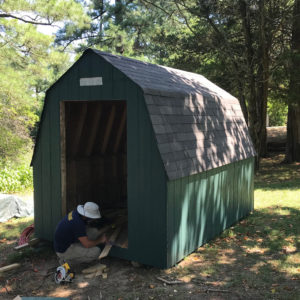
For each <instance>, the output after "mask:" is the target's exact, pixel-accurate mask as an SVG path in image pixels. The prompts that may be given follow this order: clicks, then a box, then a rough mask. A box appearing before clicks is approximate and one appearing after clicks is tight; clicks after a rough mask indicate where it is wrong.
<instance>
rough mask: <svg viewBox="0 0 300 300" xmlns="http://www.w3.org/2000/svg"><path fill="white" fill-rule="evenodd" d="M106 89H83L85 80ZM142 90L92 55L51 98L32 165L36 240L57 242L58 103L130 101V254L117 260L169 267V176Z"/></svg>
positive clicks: (75, 67) (68, 75)
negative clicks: (81, 83)
mask: <svg viewBox="0 0 300 300" xmlns="http://www.w3.org/2000/svg"><path fill="white" fill-rule="evenodd" d="M99 76H101V77H102V78H103V85H102V86H93V87H80V86H79V79H80V78H84V77H99ZM143 97H144V95H143V92H142V90H141V89H140V88H139V87H138V86H137V85H136V84H134V83H133V82H132V81H131V80H130V79H128V78H127V77H126V76H124V74H123V73H121V72H120V71H119V70H117V69H116V68H114V67H113V66H112V65H110V64H109V63H107V62H106V61H105V60H103V59H102V58H101V57H99V56H98V55H96V54H94V53H91V52H90V53H88V54H86V55H83V56H82V58H81V59H80V60H79V61H78V62H77V63H75V64H74V65H73V67H72V68H71V69H69V71H68V72H67V73H66V74H65V75H64V76H63V77H61V78H60V79H59V80H58V81H57V82H56V83H55V84H54V85H53V86H52V87H51V88H50V90H49V91H48V92H47V96H46V101H45V106H44V111H43V115H42V122H41V126H40V132H39V139H38V141H37V145H36V149H35V155H34V159H33V172H34V189H35V191H34V198H35V199H34V201H35V227H36V234H37V236H39V237H41V238H45V239H47V240H52V239H53V234H54V231H55V227H56V225H57V223H58V222H59V220H60V219H61V218H62V195H61V191H62V190H61V153H60V102H61V101H76V100H79V101H89V100H90V101H101V100H126V102H127V143H128V145H127V153H128V157H127V165H128V220H129V222H128V239H129V240H128V250H124V249H114V251H113V252H112V254H113V255H116V256H118V257H124V258H127V259H131V260H136V261H139V262H141V263H145V264H150V265H153V266H157V267H165V266H166V195H167V192H166V174H165V171H164V168H163V164H162V161H161V157H160V154H159V152H158V148H157V144H156V141H155V136H154V133H153V129H152V125H151V122H150V117H149V114H148V112H147V109H146V104H145V101H144V98H143Z"/></svg>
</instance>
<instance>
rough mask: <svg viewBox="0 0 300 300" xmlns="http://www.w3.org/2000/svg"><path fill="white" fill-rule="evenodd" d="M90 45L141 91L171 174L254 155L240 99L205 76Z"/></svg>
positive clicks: (186, 173)
mask: <svg viewBox="0 0 300 300" xmlns="http://www.w3.org/2000/svg"><path fill="white" fill-rule="evenodd" d="M87 51H91V49H89V50H87ZM92 51H93V52H95V53H96V54H98V55H99V56H101V57H102V58H103V59H105V60H106V61H107V62H109V63H110V64H112V65H113V66H114V67H115V68H117V69H118V70H120V71H121V72H122V73H123V74H125V75H126V76H127V77H128V78H130V79H131V80H132V81H133V82H135V83H136V84H137V85H138V86H139V87H140V88H141V89H142V90H143V91H144V96H145V101H146V105H147V108H148V112H149V116H150V119H151V122H152V125H153V130H154V133H155V137H156V141H157V145H158V149H159V152H160V154H161V158H162V161H163V163H164V166H165V170H166V173H167V176H168V178H169V179H170V180H173V179H177V178H181V177H185V176H189V175H193V174H197V173H200V172H203V171H206V170H210V169H213V168H217V167H221V166H223V165H226V164H230V163H233V162H236V161H240V160H243V159H246V158H249V157H253V156H255V155H256V153H255V150H254V147H253V145H252V142H251V139H250V135H249V132H248V128H247V125H246V122H245V120H244V117H243V113H242V110H241V107H240V104H239V101H238V99H236V98H235V97H233V96H232V95H230V94H229V93H227V92H226V91H224V90H223V89H221V88H219V87H218V86H216V85H215V84H213V83H212V82H211V81H209V80H208V79H206V78H205V77H204V76H202V75H199V74H195V73H190V72H185V71H181V70H177V69H173V68H168V67H164V66H160V65H154V64H150V63H146V62H142V61H138V60H134V59H130V58H126V57H122V56H117V55H112V54H108V53H105V52H101V51H98V50H92Z"/></svg>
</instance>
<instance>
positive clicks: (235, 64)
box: [0, 0, 300, 157]
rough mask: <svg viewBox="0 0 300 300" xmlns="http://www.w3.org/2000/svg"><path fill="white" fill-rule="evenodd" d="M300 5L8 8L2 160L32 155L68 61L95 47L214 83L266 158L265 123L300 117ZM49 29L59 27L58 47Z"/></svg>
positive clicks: (244, 1)
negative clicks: (232, 101) (29, 149)
mask: <svg viewBox="0 0 300 300" xmlns="http://www.w3.org/2000/svg"><path fill="white" fill-rule="evenodd" d="M298 3H299V0H234V1H229V0H223V1H217V0H197V1H192V0H164V1H163V0H140V1H138V0H116V1H114V2H112V1H109V0H101V1H99V0H89V1H84V0H68V1H63V0H51V1H46V0H21V1H17V2H15V1H13V0H9V1H3V0H2V1H1V0H0V5H1V6H0V7H1V8H0V31H1V33H2V34H1V35H0V57H1V64H0V71H1V75H0V121H1V122H2V124H3V126H2V127H1V134H0V153H1V156H2V157H8V156H9V155H12V156H14V155H15V154H16V152H14V151H13V149H20V151H21V149H23V150H24V149H25V148H26V147H25V145H27V146H28V145H30V143H29V142H28V141H30V139H31V138H32V137H34V128H35V125H34V124H35V123H36V121H37V120H38V115H39V109H40V105H41V99H42V97H43V93H44V92H45V90H46V89H47V87H48V86H49V85H50V82H53V81H54V80H55V79H56V78H57V77H58V76H59V75H60V74H61V73H62V72H63V71H64V70H65V69H66V68H67V66H69V64H70V57H69V55H68V53H69V52H72V51H75V53H80V52H82V51H83V50H84V49H86V48H88V47H94V48H97V49H100V50H103V51H108V52H112V53H118V54H122V55H126V56H130V57H135V58H138V59H142V60H146V61H150V62H154V63H159V64H164V65H168V66H172V67H176V68H180V69H184V70H187V71H191V72H197V73H201V74H203V75H204V76H206V77H208V78H209V79H210V80H212V81H213V82H215V83H216V84H218V85H220V86H221V87H223V88H224V89H226V90H227V91H229V92H230V93H232V94H233V95H235V96H236V97H237V98H238V99H239V100H240V103H241V107H242V110H243V113H244V116H245V119H246V121H247V123H248V125H249V130H250V133H251V136H252V140H253V143H254V145H255V148H256V151H257V153H258V155H259V156H264V155H266V125H267V113H268V115H269V120H270V124H271V125H283V124H285V123H286V119H287V107H288V105H289V111H290V112H291V111H293V112H295V111H296V115H298V114H299V112H298V110H297V109H298V108H297V107H299V97H298V96H296V97H295V96H293V95H299V93H298V92H297V88H298V87H299V78H298V77H297V76H298V75H297V74H299V64H298V63H297V62H298V56H299V45H298V44H299V43H298V38H297V36H298V35H299V33H297V32H298V31H299V30H298V27H299V26H298V25H299V24H298V23H297V21H296V20H299V11H298V10H297V9H298V6H299V4H298ZM297 5H298V6H297ZM41 25H42V26H58V27H59V29H58V31H57V33H56V36H55V38H54V37H52V36H46V35H45V34H42V33H41V32H39V31H38V26H41ZM297 30H298V31H297ZM24 79H26V80H24ZM295 91H296V92H295ZM291 99H292V100H291ZM291 103H292V104H291ZM295 109H296V110H295ZM298 117H299V119H300V116H298ZM291 122H292V121H290V124H291ZM293 124H294V123H293ZM296 127H297V125H296ZM294 132H295V129H294ZM296 132H297V131H296ZM30 134H31V135H32V136H31V137H30ZM295 135H297V133H293V134H292V138H291V139H290V141H291V140H292V139H293V138H295ZM295 147H296V146H295ZM296 149H298V148H297V147H296ZM15 151H17V150H15ZM296 151H297V150H296ZM8 153H10V154H9V155H8Z"/></svg>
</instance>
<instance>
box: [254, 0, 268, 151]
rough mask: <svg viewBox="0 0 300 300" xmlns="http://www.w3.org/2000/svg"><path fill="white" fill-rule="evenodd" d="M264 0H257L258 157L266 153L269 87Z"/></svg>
mask: <svg viewBox="0 0 300 300" xmlns="http://www.w3.org/2000/svg"><path fill="white" fill-rule="evenodd" d="M265 17H266V11H265V1H264V0H260V1H259V50H258V62H259V67H258V71H257V94H256V97H257V99H256V101H257V105H258V110H257V113H258V120H259V133H258V135H259V139H260V152H259V155H260V157H265V156H266V154H267V130H266V122H267V101H268V87H269V53H268V52H269V50H268V43H267V37H266V34H267V33H266V25H265Z"/></svg>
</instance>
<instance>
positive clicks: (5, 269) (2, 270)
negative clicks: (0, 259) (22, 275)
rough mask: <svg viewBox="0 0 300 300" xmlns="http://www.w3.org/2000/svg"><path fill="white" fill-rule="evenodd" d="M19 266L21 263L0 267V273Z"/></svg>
mask: <svg viewBox="0 0 300 300" xmlns="http://www.w3.org/2000/svg"><path fill="white" fill-rule="evenodd" d="M20 266H21V264H12V265H8V266H5V267H2V268H0V273H2V272H7V271H10V270H13V269H16V268H19V267H20Z"/></svg>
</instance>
